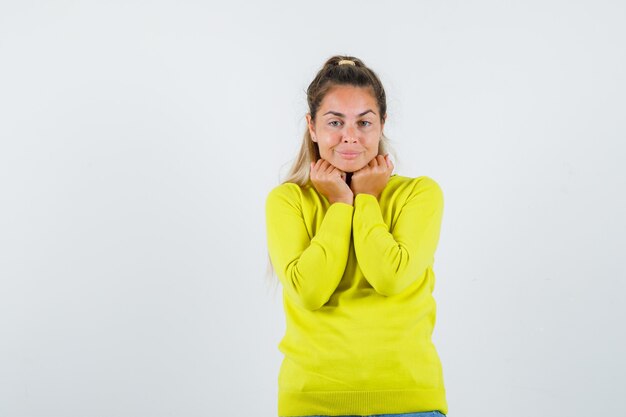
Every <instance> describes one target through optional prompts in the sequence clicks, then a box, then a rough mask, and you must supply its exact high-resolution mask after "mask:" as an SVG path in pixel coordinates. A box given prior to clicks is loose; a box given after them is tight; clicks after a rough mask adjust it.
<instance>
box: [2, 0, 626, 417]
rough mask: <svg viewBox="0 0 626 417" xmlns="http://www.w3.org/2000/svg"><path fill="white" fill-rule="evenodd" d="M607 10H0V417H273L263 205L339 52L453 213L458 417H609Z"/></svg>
mask: <svg viewBox="0 0 626 417" xmlns="http://www.w3.org/2000/svg"><path fill="white" fill-rule="evenodd" d="M625 22H626V4H625V3H624V2H622V1H556V0H541V1H538V0H533V1H524V2H521V1H519V2H513V1H495V0H494V1H464V2H462V1H430V0H429V1H395V2H388V3H384V2H380V1H364V0H359V1H317V2H295V1H273V2H236V1H229V2H219V3H218V2H210V1H180V0H179V1H173V0H171V1H106V2H105V1H100V2H98V1H82V0H76V1H70V0H67V1H61V0H57V1H39V2H36V1H17V0H13V1H9V0H3V1H1V2H0V415H1V416H6V417H26V416H28V417H48V416H50V417H52V416H55V417H57V416H58V417H126V416H153V417H160V416H182V417H199V416H244V415H246V416H248V415H249V416H260V417H266V416H267V417H270V416H275V415H277V403H276V401H277V398H276V397H277V375H278V370H279V366H280V362H281V360H282V354H281V353H280V352H279V351H278V348H277V346H278V343H279V342H280V339H281V337H282V336H283V332H284V323H285V322H284V315H283V310H282V288H281V287H280V285H276V281H275V280H274V281H273V283H272V281H268V280H267V279H266V277H265V272H266V267H267V248H266V242H265V213H264V204H265V198H266V195H267V193H268V192H269V190H271V188H272V187H274V186H276V185H277V184H278V183H279V180H280V179H281V178H282V176H283V175H284V173H285V172H286V170H287V169H288V167H289V165H290V164H291V162H292V160H293V158H294V156H295V154H296V152H297V150H298V148H299V146H300V141H301V138H302V133H303V132H304V128H305V119H304V115H305V113H306V111H307V108H306V98H305V89H306V87H307V86H308V84H309V82H310V81H311V80H312V79H313V77H314V76H315V73H316V72H317V71H318V70H319V68H320V67H321V65H322V64H323V62H324V61H325V60H326V59H327V58H329V57H330V56H332V55H335V54H349V55H354V56H357V57H359V58H361V59H362V60H363V61H364V62H365V63H366V64H367V65H369V66H370V67H371V68H373V69H374V70H375V71H376V72H377V73H378V75H379V76H380V78H381V79H382V81H383V84H384V85H385V87H386V90H387V95H388V119H387V124H386V127H385V130H386V134H387V136H389V137H390V139H391V141H392V146H393V148H394V149H395V151H396V155H397V159H395V161H396V173H398V174H401V175H406V176H420V175H427V176H430V177H431V178H433V179H435V180H436V181H437V182H438V183H439V185H440V186H441V188H442V190H443V192H444V198H445V209H444V218H443V225H442V231H441V238H440V244H439V247H438V249H437V253H436V255H435V267H434V270H435V274H436V277H437V283H436V287H435V291H434V296H435V299H436V301H437V306H438V310H437V312H438V315H437V325H436V327H435V333H434V335H433V341H434V342H435V345H436V347H437V349H438V352H439V354H440V357H441V360H442V365H443V370H444V379H445V384H446V389H447V396H448V403H449V414H448V415H449V416H452V417H461V416H463V417H480V416H485V415H493V416H496V415H503V416H508V417H518V416H528V415H533V416H535V415H537V416H588V415H619V414H621V413H623V404H622V402H623V401H622V400H623V394H624V392H625V388H626V386H625V383H624V381H625V378H626V359H625V357H624V352H626V341H625V332H624V319H625V318H626V307H625V303H624V294H625V290H626V286H625V284H624V280H625V279H626V273H625V272H626V268H625V267H624V263H623V256H624V253H626V239H625V234H626V220H625V216H624V213H626V198H625V197H624V190H626V170H625V168H624V159H625V158H626V152H625V150H626V146H625V144H624V142H625V140H626V122H625V116H626V77H625V76H624V74H626V25H625Z"/></svg>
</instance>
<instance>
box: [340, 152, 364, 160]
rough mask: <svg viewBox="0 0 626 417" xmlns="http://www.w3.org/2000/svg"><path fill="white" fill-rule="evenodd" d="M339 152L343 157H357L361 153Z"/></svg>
mask: <svg viewBox="0 0 626 417" xmlns="http://www.w3.org/2000/svg"><path fill="white" fill-rule="evenodd" d="M337 153H338V154H339V156H341V157H342V158H343V159H355V158H357V157H358V156H359V155H360V154H361V153H360V152H337Z"/></svg>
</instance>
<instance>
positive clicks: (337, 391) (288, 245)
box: [266, 175, 448, 416]
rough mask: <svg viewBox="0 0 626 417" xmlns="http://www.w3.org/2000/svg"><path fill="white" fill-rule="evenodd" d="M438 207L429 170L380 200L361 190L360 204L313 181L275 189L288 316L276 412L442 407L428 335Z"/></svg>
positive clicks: (273, 241)
mask: <svg viewBox="0 0 626 417" xmlns="http://www.w3.org/2000/svg"><path fill="white" fill-rule="evenodd" d="M442 214H443V194H442V191H441V188H440V187H439V185H438V184H437V183H436V182H435V181H434V180H433V179H431V178H430V177H426V176H422V177H418V178H409V177H404V176H399V175H392V176H391V178H390V179H389V182H388V183H387V185H386V187H385V189H384V190H383V192H382V194H381V196H380V199H379V200H377V199H376V197H374V196H372V195H369V194H357V195H356V197H355V199H354V206H351V205H349V204H345V203H334V204H332V205H331V204H330V203H329V202H328V200H327V199H326V198H325V197H324V196H323V195H322V194H319V193H318V192H317V191H316V190H315V188H314V187H313V186H312V185H311V183H310V181H309V185H308V186H306V187H300V186H299V185H297V184H294V183H285V184H281V185H279V186H277V187H275V188H274V189H273V190H271V191H270V193H269V195H268V197H267V200H266V220H267V223H266V225H267V242H268V249H269V254H270V259H271V261H272V265H273V266H274V268H275V270H276V273H277V275H278V278H279V279H280V282H281V284H282V287H283V306H284V309H285V317H286V332H285V335H284V337H283V339H282V341H281V342H280V344H279V345H278V348H279V350H280V351H281V352H282V353H283V355H284V359H283V362H282V364H281V367H280V371H279V376H278V414H279V415H280V416H306V415H320V414H322V415H331V416H332V415H347V414H356V415H368V414H386V413H389V414H392V413H409V412H419V411H434V410H439V411H441V412H442V413H444V414H447V412H448V410H447V403H446V396H445V389H444V382H443V372H442V366H441V362H440V360H439V356H438V354H437V351H436V349H435V346H434V345H433V343H432V341H431V334H432V331H433V327H434V325H435V314H436V304H435V300H434V298H433V296H432V291H433V288H434V285H435V275H434V272H433V262H434V253H435V250H436V247H437V243H438V241H439V231H440V227H441V218H442Z"/></svg>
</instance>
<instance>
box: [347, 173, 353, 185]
mask: <svg viewBox="0 0 626 417" xmlns="http://www.w3.org/2000/svg"><path fill="white" fill-rule="evenodd" d="M350 181H352V172H346V184H348V186H350Z"/></svg>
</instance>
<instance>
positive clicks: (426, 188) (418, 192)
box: [388, 174, 443, 204]
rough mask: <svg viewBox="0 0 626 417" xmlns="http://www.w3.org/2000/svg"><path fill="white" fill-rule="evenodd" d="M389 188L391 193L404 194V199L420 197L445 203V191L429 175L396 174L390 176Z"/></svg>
mask: <svg viewBox="0 0 626 417" xmlns="http://www.w3.org/2000/svg"><path fill="white" fill-rule="evenodd" d="M388 188H389V189H390V190H389V192H390V194H393V195H396V196H398V197H400V196H402V197H404V198H401V199H402V200H404V201H408V200H410V199H413V198H416V197H419V198H425V199H430V200H433V202H434V203H438V204H443V191H442V189H441V187H440V186H439V183H438V182H437V181H435V180H434V179H433V178H431V177H429V176H427V175H422V176H419V177H407V176H403V175H397V174H396V175H393V176H391V178H389V183H388Z"/></svg>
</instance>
